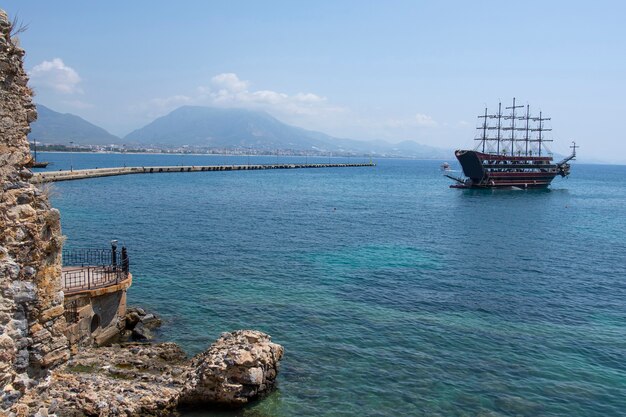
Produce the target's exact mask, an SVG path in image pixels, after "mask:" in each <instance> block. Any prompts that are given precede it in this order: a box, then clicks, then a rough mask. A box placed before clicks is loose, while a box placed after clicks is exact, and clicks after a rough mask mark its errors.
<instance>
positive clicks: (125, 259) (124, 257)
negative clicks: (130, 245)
mask: <svg viewBox="0 0 626 417" xmlns="http://www.w3.org/2000/svg"><path fill="white" fill-rule="evenodd" d="M129 266H130V261H129V260H128V253H127V252H126V246H122V272H124V274H128V268H129Z"/></svg>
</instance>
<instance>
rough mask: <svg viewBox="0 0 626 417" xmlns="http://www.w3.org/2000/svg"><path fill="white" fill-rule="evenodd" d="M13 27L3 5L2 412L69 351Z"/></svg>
mask: <svg viewBox="0 0 626 417" xmlns="http://www.w3.org/2000/svg"><path fill="white" fill-rule="evenodd" d="M12 26H13V25H12V23H11V21H10V20H9V18H8V16H7V14H6V13H5V12H4V11H3V10H1V9H0V410H3V409H6V408H7V407H8V406H9V405H10V404H11V403H12V402H14V401H15V400H16V399H17V398H18V397H19V396H20V395H21V394H22V393H23V392H24V390H25V389H26V388H27V387H28V386H30V385H32V384H33V383H34V381H33V379H36V378H38V377H40V376H42V375H43V373H44V371H45V370H46V369H49V368H51V367H54V366H55V365H58V364H60V363H62V362H64V361H66V360H67V359H68V358H69V354H70V353H69V347H68V341H67V338H66V337H65V336H64V330H65V327H66V321H65V317H64V315H63V312H64V307H63V292H62V291H61V280H60V276H61V249H62V244H63V237H62V235H61V225H60V215H59V211H58V210H56V209H53V208H51V207H50V203H49V201H48V197H47V195H46V192H45V190H40V189H38V188H36V187H35V186H34V185H32V184H31V183H30V182H29V178H30V177H31V176H32V173H31V172H30V170H28V169H27V168H26V166H27V164H28V163H29V162H30V159H31V156H30V151H29V144H28V140H27V137H26V135H27V134H28V132H29V131H30V127H29V123H30V122H32V121H34V120H35V119H36V117H37V113H36V110H35V105H34V104H33V102H32V96H33V91H32V90H31V89H30V88H29V87H28V85H27V82H28V77H27V75H26V72H25V71H24V67H23V57H24V50H22V49H21V48H20V47H19V46H18V45H17V42H16V41H15V40H14V39H12V38H11V32H12V30H13V27H12ZM0 414H1V413H0Z"/></svg>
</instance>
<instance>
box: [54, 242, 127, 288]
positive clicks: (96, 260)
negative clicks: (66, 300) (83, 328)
mask: <svg viewBox="0 0 626 417" xmlns="http://www.w3.org/2000/svg"><path fill="white" fill-rule="evenodd" d="M128 272H129V258H128V253H127V252H126V248H125V247H122V250H121V251H119V252H118V251H117V246H115V245H113V246H112V247H111V249H110V250H107V249H72V250H63V272H62V284H63V290H64V291H65V293H66V294H71V293H75V292H80V291H85V290H93V289H97V288H104V287H108V286H111V285H116V284H119V283H120V282H122V281H124V280H125V279H126V278H128Z"/></svg>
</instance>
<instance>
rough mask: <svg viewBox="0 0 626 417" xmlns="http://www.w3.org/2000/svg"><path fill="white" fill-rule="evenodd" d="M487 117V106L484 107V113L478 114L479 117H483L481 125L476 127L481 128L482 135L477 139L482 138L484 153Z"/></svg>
mask: <svg viewBox="0 0 626 417" xmlns="http://www.w3.org/2000/svg"><path fill="white" fill-rule="evenodd" d="M487 117H489V116H488V115H487V107H485V115H484V116H478V118H479V119H485V120H483V125H482V126H481V127H477V129H482V130H483V137H482V138H481V139H479V140H482V142H483V153H485V142H487Z"/></svg>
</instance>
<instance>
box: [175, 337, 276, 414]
mask: <svg viewBox="0 0 626 417" xmlns="http://www.w3.org/2000/svg"><path fill="white" fill-rule="evenodd" d="M283 352H284V350H283V347H282V346H280V345H278V344H276V343H272V342H271V338H270V336H268V335H267V334H265V333H262V332H259V331H254V330H237V331H235V332H232V333H223V334H222V336H221V337H220V338H219V339H218V340H217V341H216V342H215V343H213V345H211V347H210V348H209V349H208V351H206V352H204V353H202V354H200V355H198V356H196V357H195V358H193V360H192V368H193V369H194V371H193V374H192V375H191V377H190V378H189V380H188V381H187V386H186V388H185V390H184V392H183V393H182V395H181V398H180V402H181V403H182V404H186V405H190V406H194V405H198V404H206V403H211V404H219V405H222V406H227V407H240V406H242V405H244V404H246V403H248V402H249V401H251V400H254V399H256V398H259V397H261V396H263V395H264V394H266V393H267V392H268V391H269V390H271V389H272V388H273V387H274V385H275V382H276V375H277V373H278V364H279V361H280V359H281V358H282V356H283Z"/></svg>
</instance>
